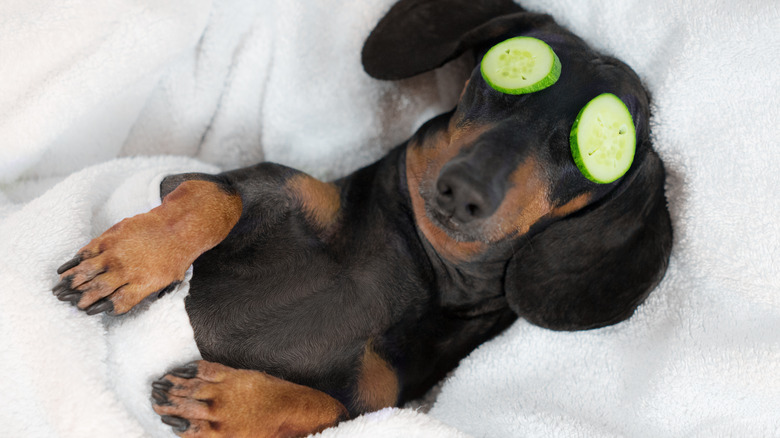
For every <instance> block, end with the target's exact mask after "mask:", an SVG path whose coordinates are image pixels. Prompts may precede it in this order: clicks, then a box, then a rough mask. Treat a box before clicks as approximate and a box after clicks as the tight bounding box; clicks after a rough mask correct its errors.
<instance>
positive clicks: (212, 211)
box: [61, 181, 242, 313]
mask: <svg viewBox="0 0 780 438" xmlns="http://www.w3.org/2000/svg"><path fill="white" fill-rule="evenodd" d="M241 208H242V204H241V198H240V197H239V196H238V195H236V194H228V193H226V192H225V191H223V190H222V189H220V188H219V187H218V186H217V185H216V184H214V183H211V182H207V181H185V182H183V183H182V184H180V185H179V186H178V187H177V188H176V189H175V190H174V191H173V192H171V193H170V194H168V196H166V197H165V199H164V200H163V202H162V205H160V206H159V207H157V208H154V209H153V210H151V211H149V212H148V213H144V214H139V215H137V216H133V217H131V218H127V219H124V220H123V221H121V222H119V223H118V224H116V225H114V226H113V227H111V228H109V229H108V230H106V231H105V232H104V233H103V234H101V235H100V236H99V237H97V238H95V239H93V240H92V241H91V242H90V243H89V244H88V245H86V246H85V247H84V248H82V249H81V250H80V251H79V254H80V255H81V256H82V258H83V259H84V260H82V262H81V263H80V264H78V265H77V266H75V267H73V268H71V269H69V270H67V271H65V272H63V273H62V275H61V278H66V277H69V276H72V278H73V280H72V282H71V285H72V287H74V288H76V289H77V290H79V291H82V292H83V294H82V296H81V299H80V300H79V302H78V307H79V308H82V309H85V308H87V307H88V306H90V305H92V304H93V303H95V302H96V301H98V300H99V299H101V298H104V297H109V299H110V300H111V301H112V302H113V304H114V313H125V312H127V311H128V310H130V309H131V308H132V307H133V306H135V305H136V304H138V303H139V302H140V301H141V300H143V299H144V298H146V297H147V296H149V295H151V294H152V293H154V292H156V291H158V290H160V289H163V288H164V287H166V286H167V285H169V284H171V283H173V282H176V281H181V280H183V278H184V273H185V271H186V270H187V268H188V267H189V266H190V265H191V264H192V262H193V261H195V259H196V258H198V256H200V255H201V254H202V253H204V252H205V251H207V250H209V249H211V248H213V247H214V246H216V245H217V244H218V243H219V242H221V241H222V240H223V239H225V237H227V235H228V233H229V232H230V230H231V229H232V228H233V226H234V225H235V224H236V222H238V219H239V218H240V217H241Z"/></svg>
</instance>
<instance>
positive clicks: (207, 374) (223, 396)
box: [154, 361, 348, 438]
mask: <svg viewBox="0 0 780 438" xmlns="http://www.w3.org/2000/svg"><path fill="white" fill-rule="evenodd" d="M197 363H198V375H197V376H196V377H195V378H193V379H181V378H177V377H175V376H172V375H167V376H165V379H166V380H169V381H171V382H172V383H174V388H173V389H172V390H171V391H172V392H174V393H176V394H178V395H174V396H169V397H168V401H169V402H170V403H171V404H170V405H159V404H155V405H154V410H155V412H157V413H158V414H160V415H172V416H176V417H181V418H186V419H187V420H188V421H189V422H190V427H189V428H188V429H187V430H186V431H185V432H181V433H178V434H179V435H180V436H182V437H188V438H189V437H191V438H203V437H236V438H241V437H252V438H263V437H269V438H270V437H278V438H281V437H298V436H306V435H309V434H311V433H316V432H319V431H322V430H324V429H326V428H327V427H330V426H333V425H335V424H336V423H338V421H339V420H341V419H345V418H347V416H348V414H347V410H346V409H345V408H344V406H343V405H342V404H341V403H339V402H338V401H337V400H336V399H334V398H332V397H330V396H329V395H327V394H325V393H323V392H321V391H317V390H315V389H312V388H309V387H306V386H301V385H297V384H295V383H292V382H288V381H286V380H282V379H278V378H276V377H273V376H270V375H268V374H265V373H262V372H259V371H254V370H238V369H234V368H230V367H227V366H225V365H220V364H218V363H213V362H207V361H198V362H197Z"/></svg>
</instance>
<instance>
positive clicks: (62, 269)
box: [57, 254, 82, 274]
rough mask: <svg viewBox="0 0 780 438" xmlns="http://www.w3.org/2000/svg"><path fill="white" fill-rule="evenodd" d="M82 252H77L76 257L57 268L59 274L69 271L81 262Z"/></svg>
mask: <svg viewBox="0 0 780 438" xmlns="http://www.w3.org/2000/svg"><path fill="white" fill-rule="evenodd" d="M81 260H82V258H81V254H76V257H73V258H72V259H70V260H68V261H67V262H65V263H63V264H62V266H60V267H59V268H57V274H62V273H63V272H65V271H67V270H68V269H70V268H73V267H75V266H77V265H78V264H79V263H81Z"/></svg>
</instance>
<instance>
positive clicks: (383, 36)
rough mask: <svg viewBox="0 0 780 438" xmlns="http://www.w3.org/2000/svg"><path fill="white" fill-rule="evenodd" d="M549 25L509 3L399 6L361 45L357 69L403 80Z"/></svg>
mask: <svg viewBox="0 0 780 438" xmlns="http://www.w3.org/2000/svg"><path fill="white" fill-rule="evenodd" d="M551 21H552V18H550V16H548V15H540V14H533V13H529V12H523V9H522V8H521V7H520V6H518V5H517V4H515V3H514V2H513V1H512V0H482V1H478V0H401V1H399V2H398V3H396V4H395V5H394V6H393V7H392V8H391V9H390V11H389V12H388V13H387V15H385V16H384V18H382V19H381V20H380V21H379V23H378V24H377V25H376V27H375V28H374V30H373V31H372V32H371V35H369V36H368V39H366V42H365V44H364V45H363V54H362V57H363V68H364V69H365V70H366V73H368V74H369V75H371V76H373V77H375V78H377V79H403V78H407V77H410V76H414V75H416V74H419V73H423V72H425V71H428V70H432V69H434V68H436V67H439V66H441V65H443V64H444V63H446V62H447V61H450V60H452V59H454V58H456V57H458V56H459V55H460V54H462V53H463V52H464V51H466V50H468V49H470V48H473V47H475V46H476V45H479V44H481V43H485V42H487V41H490V40H496V41H494V42H493V44H495V43H498V42H499V41H500V40H499V38H501V37H502V36H505V35H507V34H516V33H520V32H523V31H524V30H527V29H531V28H534V27H537V26H539V25H541V24H544V23H547V22H551ZM491 45H492V44H491Z"/></svg>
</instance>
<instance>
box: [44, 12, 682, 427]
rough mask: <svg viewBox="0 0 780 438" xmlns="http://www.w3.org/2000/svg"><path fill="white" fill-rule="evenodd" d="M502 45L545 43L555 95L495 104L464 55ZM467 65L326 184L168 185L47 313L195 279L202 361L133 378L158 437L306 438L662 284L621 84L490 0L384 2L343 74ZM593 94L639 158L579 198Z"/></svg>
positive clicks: (613, 73) (122, 304)
mask: <svg viewBox="0 0 780 438" xmlns="http://www.w3.org/2000/svg"><path fill="white" fill-rule="evenodd" d="M519 35H523V36H532V37H535V38H537V39H540V40H542V41H544V42H546V43H547V44H548V45H549V46H550V47H551V48H552V49H553V50H554V52H555V53H556V54H557V56H558V57H559V59H560V62H561V65H562V71H561V74H560V78H559V80H558V82H557V83H555V84H554V85H552V86H550V87H548V88H546V89H543V90H541V91H536V92H534V93H529V94H522V95H511V94H505V93H502V92H499V91H496V90H495V89H493V88H491V87H490V86H489V85H488V84H487V83H486V82H485V80H484V79H483V77H482V75H481V73H480V69H479V61H480V59H481V57H482V56H483V55H484V54H485V52H486V51H487V50H488V49H489V48H490V47H491V46H493V45H495V44H497V43H499V42H501V41H503V40H505V39H507V38H509V37H513V36H519ZM466 53H469V54H473V59H474V61H475V63H476V67H475V68H474V70H473V72H472V73H471V76H470V78H469V79H468V80H467V81H466V84H465V87H464V89H463V91H462V93H461V96H460V100H459V101H458V103H457V106H456V107H455V108H454V109H453V110H451V111H450V112H448V113H445V114H442V115H439V116H437V117H434V118H433V119H431V120H429V121H427V122H426V123H425V124H424V125H423V126H422V127H420V128H419V130H418V131H417V132H416V133H415V134H414V135H413V136H412V137H411V138H410V139H409V140H408V141H406V142H404V143H403V144H401V145H399V146H397V147H395V148H394V149H392V150H391V151H390V152H389V153H388V154H387V155H386V156H384V157H383V158H382V159H380V160H379V161H378V162H376V163H374V164H372V165H369V166H367V167H365V168H362V169H359V170H357V171H355V172H354V173H352V174H350V175H348V176H346V177H344V178H341V179H338V180H335V181H332V182H322V181H319V180H317V179H315V178H313V177H311V176H309V175H307V174H304V173H302V172H300V171H297V170H294V169H291V168H288V167H285V166H282V165H279V164H273V163H267V162H265V163H260V164H257V165H255V166H251V167H247V168H242V169H238V170H231V171H227V172H224V173H220V174H218V175H207V174H199V173H188V174H180V175H171V176H168V177H166V178H165V179H164V180H163V181H162V183H161V187H160V192H161V198H162V204H161V205H160V206H159V207H157V208H154V209H153V210H151V211H149V212H147V213H144V214H140V215H137V216H134V217H131V218H127V219H124V220H122V221H121V222H119V223H118V224H116V225H114V226H113V227H111V228H109V229H108V230H107V231H105V232H104V233H103V234H102V235H100V236H99V237H97V238H95V239H94V240H92V241H91V242H90V243H89V244H87V245H86V246H85V247H84V248H82V249H81V250H79V251H78V253H77V255H76V256H75V257H74V258H73V259H71V260H70V261H68V262H66V263H65V264H64V265H63V266H61V267H60V269H59V270H58V274H60V282H59V283H58V284H57V285H56V286H55V287H54V289H53V292H54V294H55V295H56V296H57V297H58V298H59V299H60V300H63V301H69V302H71V303H72V304H74V305H76V306H77V307H78V308H79V309H82V310H84V311H86V313H88V314H97V313H101V312H107V313H110V314H122V313H125V312H127V311H128V310H130V309H131V308H132V307H133V306H134V305H136V304H138V303H139V302H140V301H141V300H143V299H145V298H146V297H150V296H152V297H153V296H155V294H157V295H159V294H160V293H164V292H166V291H168V290H171V288H173V287H175V285H177V284H178V283H179V282H181V281H182V280H183V278H184V275H185V271H187V269H188V268H189V266H190V265H192V266H193V277H192V279H191V282H190V290H189V296H188V297H187V298H186V301H185V307H186V311H187V313H188V315H189V318H190V322H191V325H192V328H193V330H194V334H195V341H196V343H197V345H198V348H199V350H200V352H201V354H202V357H203V360H201V361H196V362H192V363H190V364H187V365H184V366H180V367H177V368H174V369H172V370H170V371H169V372H168V373H167V374H165V375H164V376H163V377H161V378H160V379H159V380H157V381H155V382H154V383H152V399H153V407H154V410H155V411H156V412H157V413H158V414H159V415H160V416H161V418H162V421H163V422H164V423H166V424H168V425H171V426H172V428H173V430H174V432H175V433H177V434H178V435H180V436H184V437H202V436H203V437H205V436H253V437H261V436H299V435H307V434H309V433H313V432H317V431H320V430H323V429H324V428H327V427H330V426H332V425H335V424H337V423H338V422H339V421H341V420H344V419H347V418H351V417H355V416H357V415H359V414H361V413H364V412H369V411H374V410H378V409H380V408H383V407H387V406H396V405H400V404H403V403H404V402H406V401H408V400H412V399H415V398H417V397H420V396H421V395H422V394H424V393H425V392H426V391H427V390H428V389H429V388H431V386H432V385H433V384H435V383H436V382H437V381H439V380H440V379H442V378H443V377H444V376H445V375H446V373H447V372H448V371H450V370H452V369H453V368H454V367H455V366H456V365H457V364H458V362H459V361H460V359H462V358H463V357H465V356H466V355H468V354H469V352H471V351H472V350H473V349H474V348H476V347H477V346H478V345H480V344H482V343H484V342H485V341H487V340H489V339H491V338H492V337H494V336H495V335H497V334H498V333H500V332H501V331H503V330H504V329H506V328H507V327H508V326H509V325H510V324H512V323H513V322H514V321H515V320H516V319H517V318H524V319H526V320H527V321H529V322H531V323H533V324H536V325H539V326H541V327H546V328H549V329H552V330H585V329H592V328H596V327H603V326H606V325H610V324H615V323H617V322H620V321H623V320H625V319H627V318H629V317H630V316H631V315H632V314H633V312H634V310H635V309H636V307H637V306H638V305H639V304H640V303H642V302H643V300H644V299H645V298H646V297H647V296H648V294H649V293H650V291H651V290H652V289H653V288H654V287H655V285H656V284H657V283H658V282H659V281H660V280H661V278H662V277H663V275H664V272H665V270H666V267H667V264H668V259H669V254H670V251H671V245H672V228H671V221H670V217H669V213H668V210H667V205H666V198H665V195H664V168H663V164H662V162H661V160H660V159H659V157H658V155H657V154H656V152H654V150H653V149H652V145H651V141H650V131H649V125H648V119H649V116H650V114H649V95H648V93H647V91H646V90H645V89H644V88H643V86H642V83H641V82H640V79H639V78H638V76H637V75H636V74H635V73H634V72H633V71H632V70H631V69H630V68H629V67H628V66H627V65H625V64H624V63H622V62H621V61H619V60H617V59H614V58H612V57H609V56H605V55H602V54H599V53H597V52H596V51H594V50H593V49H591V48H590V47H589V46H588V45H587V44H586V43H585V42H584V41H583V40H581V39H580V38H578V37H577V36H575V35H574V34H572V33H570V32H569V31H567V30H566V29H564V28H563V27H561V26H560V25H558V24H556V22H555V21H554V20H553V19H552V18H551V17H550V16H548V15H542V14H536V13H530V12H527V11H525V10H524V9H523V8H521V7H520V6H518V5H517V4H515V3H514V2H512V1H510V0H486V1H481V2H474V1H473V0H439V1H436V0H402V1H400V2H398V3H397V4H395V5H394V6H393V7H392V8H391V9H390V10H389V12H388V13H387V14H386V15H385V16H384V17H383V18H382V19H381V20H380V21H379V23H378V24H377V26H376V27H375V29H374V30H373V31H372V32H371V34H370V35H369V37H368V39H367V40H366V42H365V44H364V47H363V52H362V62H363V66H364V69H365V71H366V72H367V73H368V74H369V75H371V76H373V77H375V78H378V79H385V80H395V79H401V78H406V77H410V76H413V75H416V74H418V73H422V72H426V71H429V70H432V69H434V68H436V67H439V66H441V65H443V64H444V63H446V62H448V61H450V60H453V59H455V58H457V57H460V56H461V55H463V54H466ZM467 56H468V55H467ZM605 92H609V93H613V94H614V95H616V96H618V97H619V98H620V99H621V100H622V101H623V102H624V103H625V104H626V106H627V108H628V109H629V111H630V113H631V117H632V118H633V120H634V123H635V126H636V145H637V146H636V153H635V157H634V161H633V163H632V165H631V167H630V169H629V170H628V172H627V173H626V174H625V175H623V176H622V177H621V178H619V179H618V180H616V181H614V182H612V183H608V184H597V183H594V182H592V181H590V180H589V179H587V178H585V177H584V176H583V174H582V173H581V172H580V171H579V170H578V168H577V166H576V164H575V162H574V160H573V158H572V155H571V150H570V144H569V134H570V131H571V128H572V124H573V122H574V120H575V118H576V117H577V115H578V113H579V111H580V110H581V109H582V108H583V107H584V106H585V105H586V104H587V103H588V102H589V101H590V100H591V99H593V98H594V97H595V96H598V95H600V94H601V93H605Z"/></svg>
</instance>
